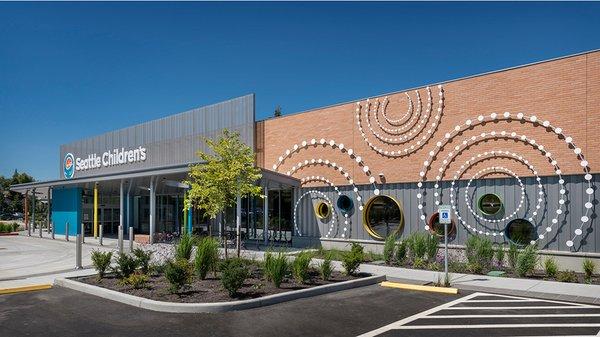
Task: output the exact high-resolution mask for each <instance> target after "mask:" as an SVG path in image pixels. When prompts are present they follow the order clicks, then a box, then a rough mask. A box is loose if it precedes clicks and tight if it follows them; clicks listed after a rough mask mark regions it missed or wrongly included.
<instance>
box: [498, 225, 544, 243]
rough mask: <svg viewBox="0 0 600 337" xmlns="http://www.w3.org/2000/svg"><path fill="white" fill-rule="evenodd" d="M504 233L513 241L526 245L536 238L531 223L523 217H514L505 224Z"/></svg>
mask: <svg viewBox="0 0 600 337" xmlns="http://www.w3.org/2000/svg"><path fill="white" fill-rule="evenodd" d="M504 235H506V237H507V238H508V239H509V240H510V241H511V242H513V243H516V244H518V245H528V244H529V243H530V242H531V241H533V240H536V239H537V233H536V231H535V227H534V226H533V224H532V223H531V222H529V221H527V220H525V219H514V220H513V221H511V222H509V223H508V225H506V229H505V230H504Z"/></svg>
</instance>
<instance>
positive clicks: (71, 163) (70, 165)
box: [63, 153, 75, 179]
mask: <svg viewBox="0 0 600 337" xmlns="http://www.w3.org/2000/svg"><path fill="white" fill-rule="evenodd" d="M63 173H64V175H65V178H66V179H71V178H73V175H74V174H75V157H74V156H73V154H72V153H67V154H66V155H65V161H64V162H63Z"/></svg>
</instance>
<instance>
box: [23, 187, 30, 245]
mask: <svg viewBox="0 0 600 337" xmlns="http://www.w3.org/2000/svg"><path fill="white" fill-rule="evenodd" d="M23 213H24V215H23V216H24V219H23V220H24V221H25V229H26V230H27V235H31V230H30V229H29V190H27V191H25V197H24V198H23Z"/></svg>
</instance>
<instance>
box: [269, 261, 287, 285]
mask: <svg viewBox="0 0 600 337" xmlns="http://www.w3.org/2000/svg"><path fill="white" fill-rule="evenodd" d="M287 271H288V262H287V258H286V256H285V254H283V252H279V253H277V255H275V256H273V255H271V256H270V257H269V258H268V260H267V259H265V276H266V277H267V280H270V281H272V282H273V284H274V285H275V287H277V288H279V287H280V286H281V282H283V278H284V277H285V274H286V273H287Z"/></svg>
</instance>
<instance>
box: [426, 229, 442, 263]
mask: <svg viewBox="0 0 600 337" xmlns="http://www.w3.org/2000/svg"><path fill="white" fill-rule="evenodd" d="M439 243H440V240H439V239H438V237H437V236H435V235H432V234H427V235H426V236H425V250H426V251H427V259H428V260H429V261H433V260H435V257H436V256H437V252H438V244H439Z"/></svg>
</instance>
